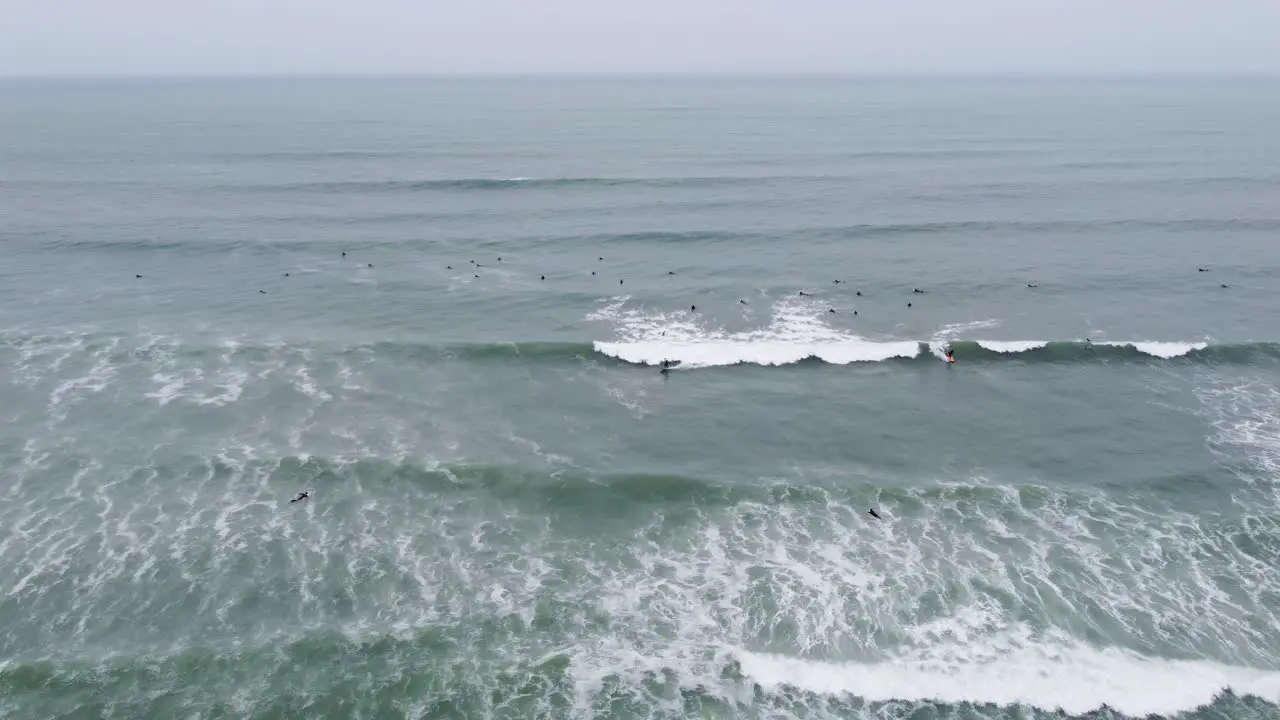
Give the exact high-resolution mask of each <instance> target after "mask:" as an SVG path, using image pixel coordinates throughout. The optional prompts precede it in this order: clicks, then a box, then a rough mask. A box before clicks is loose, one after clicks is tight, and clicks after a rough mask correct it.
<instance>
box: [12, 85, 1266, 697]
mask: <svg viewBox="0 0 1280 720" xmlns="http://www.w3.org/2000/svg"><path fill="white" fill-rule="evenodd" d="M1277 128H1280V81H1278V80H1274V79H1175V78H1163V79H1159V78H1150V79H1114V80H1103V79H1067V78H1057V79H1029V78H1025V79H932V80H926V79H887V78H886V79H870V78H839V77H811V78H804V77H795V78H730V77H724V78H713V77H703V78H625V79H624V78H618V79H606V78H559V79H552V78H524V79H521V78H468V79H463V78H456V79H446V78H438V79H344V80H320V79H298V80H286V79H276V80H215V79H208V80H189V81H186V80H147V81H144V80H130V81H126V80H119V81H112V80H6V81H3V82H0V251H2V253H3V256H2V259H0V716H4V717H13V718H33V719H34V718H184V719H197V718H200V719H205V718H209V719H212V718H282V719H283V718H290V719H293V718H379V719H381V718H432V719H434V718H654V719H657V718H770V719H779V720H781V719H784V718H807V719H817V718H877V719H886V720H887V719H896V718H902V719H904V720H905V719H908V718H909V719H911V720H926V719H938V720H941V719H952V718H954V719H956V720H961V719H964V720H970V719H976V718H991V719H993V720H996V719H999V720H1005V719H1008V720H1014V719H1017V720H1032V719H1041V718H1044V719H1047V718H1062V717H1072V718H1077V717H1088V718H1099V719H1101V718H1107V719H1114V718H1140V717H1147V716H1151V715H1155V716H1160V717H1177V718H1188V719H1190V718H1194V719H1196V720H1210V719H1212V720H1257V719H1261V718H1277V717H1280V514H1278V511H1280V314H1278V313H1277V312H1276V310H1277V308H1280V305H1277V300H1276V297H1277V296H1276V290H1277V288H1280V204H1277V201H1278V200H1280V139H1277V135H1276V129H1277ZM917 291H919V292H917ZM948 347H950V348H952V349H953V350H954V352H955V358H956V362H955V363H954V364H947V363H945V362H943V361H942V359H943V353H944V351H945V349H946V348H948ZM663 361H672V362H674V363H676V364H675V366H674V367H672V368H671V369H670V370H669V372H665V373H664V372H660V371H659V367H660V366H661V364H662V363H663ZM303 490H310V491H311V494H310V497H309V498H307V499H304V500H301V501H299V502H297V503H291V502H290V500H291V499H292V498H293V497H294V496H295V495H296V494H297V493H299V492H301V491H303ZM871 509H875V510H876V512H877V514H878V515H879V516H880V517H879V519H877V518H876V517H872V516H871V515H870V514H869V512H868V511H869V510H871Z"/></svg>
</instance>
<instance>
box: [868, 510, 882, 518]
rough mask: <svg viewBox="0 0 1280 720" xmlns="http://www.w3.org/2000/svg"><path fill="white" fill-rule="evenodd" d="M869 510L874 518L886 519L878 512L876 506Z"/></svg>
mask: <svg viewBox="0 0 1280 720" xmlns="http://www.w3.org/2000/svg"><path fill="white" fill-rule="evenodd" d="M867 512H868V513H869V514H870V515H871V517H873V518H875V519H877V520H883V519H884V518H882V517H880V513H878V512H876V509H875V508H871V509H870V510H868V511H867Z"/></svg>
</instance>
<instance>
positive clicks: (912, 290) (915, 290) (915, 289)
mask: <svg viewBox="0 0 1280 720" xmlns="http://www.w3.org/2000/svg"><path fill="white" fill-rule="evenodd" d="M911 292H913V293H915V294H917V295H923V294H924V291H923V290H921V289H920V288H912V289H911Z"/></svg>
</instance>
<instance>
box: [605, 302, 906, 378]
mask: <svg viewBox="0 0 1280 720" xmlns="http://www.w3.org/2000/svg"><path fill="white" fill-rule="evenodd" d="M627 301H628V298H626V297H622V298H614V299H613V300H612V301H611V303H610V304H608V305H606V306H605V307H602V308H601V309H599V310H597V311H596V312H594V313H592V314H591V315H589V316H588V319H591V320H612V321H615V322H617V323H618V327H617V330H616V331H617V333H618V335H619V336H620V337H619V339H618V340H616V341H612V342H601V341H597V342H595V343H593V346H594V348H595V351H596V352H598V353H601V354H603V355H608V356H610V357H616V358H618V359H620V360H625V361H627V362H631V363H640V364H645V365H658V364H660V363H661V362H662V361H663V360H679V361H680V362H681V366H682V367H715V366H723V365H737V364H739V363H751V364H756V365H789V364H791V363H796V362H800V361H801V360H805V359H808V358H818V359H820V360H823V361H825V362H828V363H832V364H836V365H846V364H849V363H855V362H878V361H882V360H888V359H890V358H898V357H902V358H913V357H916V356H917V355H919V354H920V346H919V343H917V342H915V341H907V340H891V341H884V342H877V341H872V340H868V339H866V338H863V337H860V336H858V335H854V334H851V333H848V332H845V331H843V330H840V329H838V328H834V327H832V326H831V325H829V324H827V322H826V314H827V310H826V306H825V305H824V306H819V305H816V304H813V303H811V302H808V301H805V300H803V299H800V298H792V297H788V298H785V299H783V300H780V301H778V303H777V304H776V305H774V307H773V309H772V310H773V317H772V320H771V321H770V323H769V325H768V326H766V327H764V328H760V329H755V330H748V331H743V332H734V333H728V332H724V331H723V330H718V329H714V328H705V327H703V326H701V325H700V324H699V322H700V321H701V316H698V315H695V314H694V313H691V312H684V311H680V312H674V313H647V312H645V311H644V310H643V309H636V310H631V309H627V308H626V307H625V306H626V303H627Z"/></svg>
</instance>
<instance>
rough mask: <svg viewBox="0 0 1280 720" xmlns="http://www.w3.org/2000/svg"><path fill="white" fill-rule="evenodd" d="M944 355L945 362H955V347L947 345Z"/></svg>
mask: <svg viewBox="0 0 1280 720" xmlns="http://www.w3.org/2000/svg"><path fill="white" fill-rule="evenodd" d="M946 356H947V362H948V363H953V362H955V361H956V351H955V349H954V348H952V347H948V348H947V351H946Z"/></svg>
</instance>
